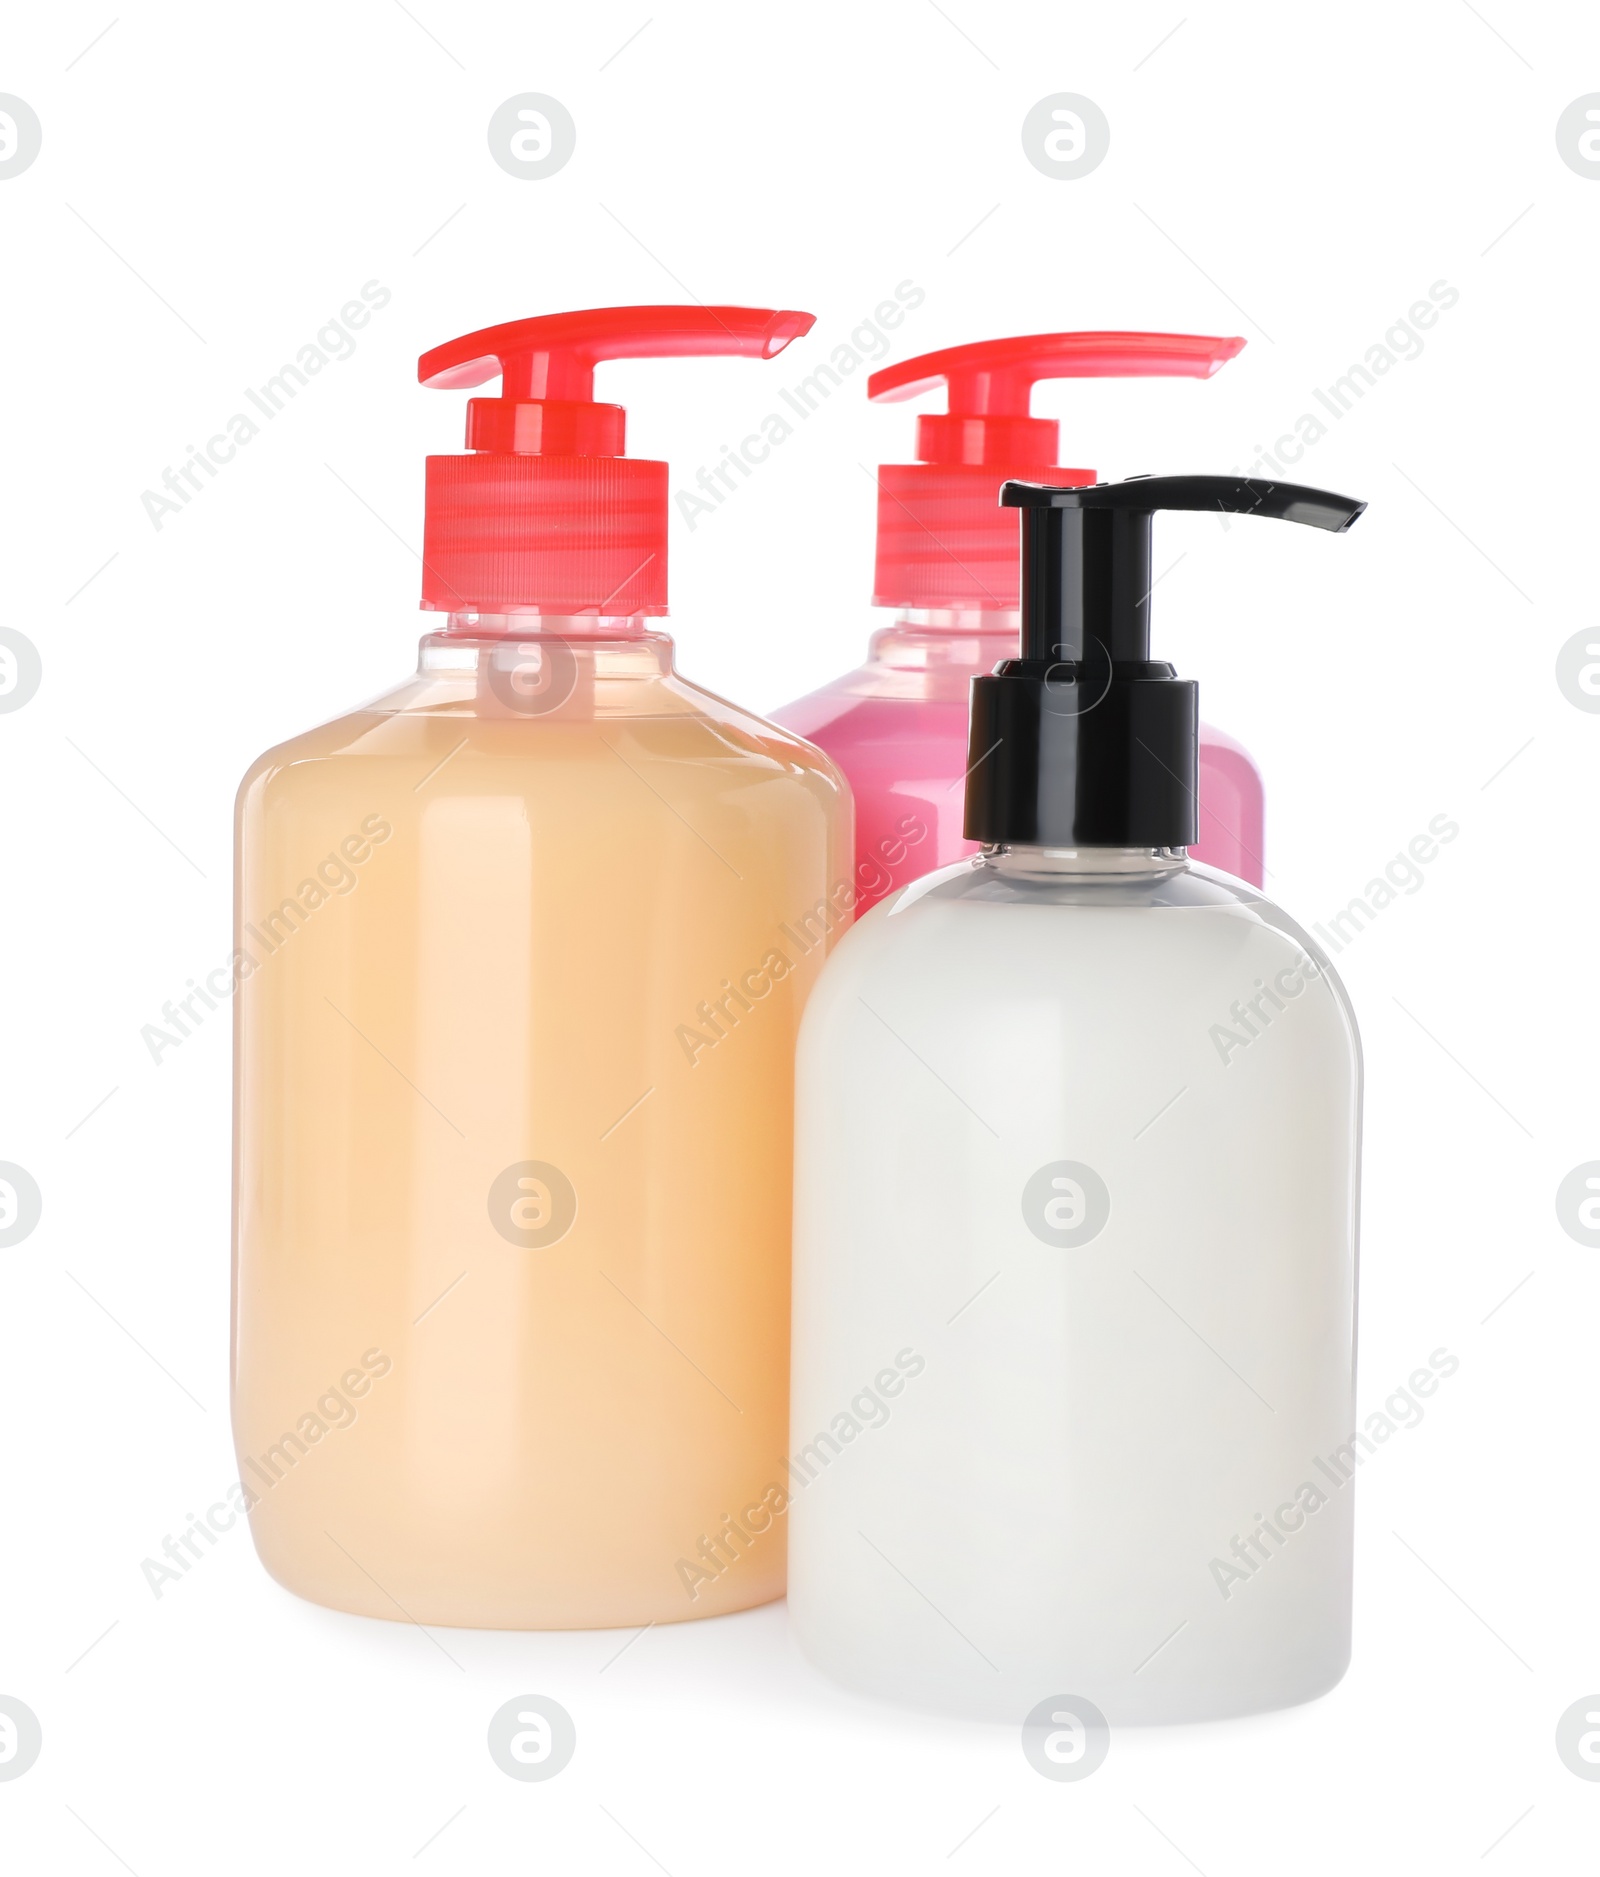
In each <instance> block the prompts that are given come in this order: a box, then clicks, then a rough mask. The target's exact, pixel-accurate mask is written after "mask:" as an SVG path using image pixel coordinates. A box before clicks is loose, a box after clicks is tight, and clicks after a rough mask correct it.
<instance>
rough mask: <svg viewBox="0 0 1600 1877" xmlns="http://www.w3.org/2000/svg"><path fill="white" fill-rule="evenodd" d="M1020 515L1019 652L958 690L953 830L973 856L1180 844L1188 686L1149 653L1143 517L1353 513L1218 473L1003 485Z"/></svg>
mask: <svg viewBox="0 0 1600 1877" xmlns="http://www.w3.org/2000/svg"><path fill="white" fill-rule="evenodd" d="M1000 501H1001V504H1002V506H1003V507H1007V508H1019V509H1021V510H1022V645H1021V657H1020V658H1014V659H1007V660H1006V661H1005V663H1004V664H1002V665H1000V666H999V667H998V669H997V670H996V671H995V673H994V675H993V676H992V677H987V678H975V679H974V680H973V683H972V722H971V732H970V742H969V746H968V762H969V768H968V775H967V801H966V824H965V831H966V836H967V839H968V840H969V841H980V842H982V843H983V844H984V845H985V846H988V845H992V844H995V843H999V842H1023V843H1027V844H1030V845H1037V846H1045V847H1189V846H1192V845H1193V843H1194V841H1195V839H1196V836H1197V812H1198V810H1197V797H1196V792H1195V791H1196V783H1197V779H1198V741H1199V689H1198V687H1197V686H1196V685H1195V684H1194V683H1193V682H1192V681H1184V680H1180V679H1179V678H1178V677H1177V675H1176V673H1175V672H1174V671H1173V669H1172V667H1171V666H1170V665H1165V664H1160V663H1156V662H1152V661H1151V658H1150V585H1151V579H1150V523H1151V518H1152V517H1153V516H1154V514H1155V512H1156V510H1157V509H1162V508H1168V509H1191V510H1194V509H1198V510H1212V511H1214V512H1216V513H1219V514H1229V515H1264V516H1268V517H1270V518H1271V519H1273V520H1276V521H1298V522H1303V523H1305V524H1306V525H1307V526H1309V527H1313V528H1325V529H1328V530H1330V531H1331V532H1333V533H1336V534H1340V533H1343V532H1344V530H1345V529H1346V528H1348V527H1349V526H1350V525H1351V523H1352V522H1353V521H1354V520H1355V519H1356V517H1357V516H1358V515H1359V514H1360V513H1361V512H1362V510H1363V509H1364V508H1365V507H1366V504H1365V503H1364V502H1352V501H1350V500H1348V499H1347V498H1346V497H1344V496H1342V495H1330V494H1328V493H1327V492H1326V491H1325V490H1322V489H1307V488H1302V487H1301V486H1299V485H1298V484H1296V483H1290V482H1275V483H1274V482H1252V481H1240V480H1239V479H1238V478H1236V477H1232V476H1138V477H1134V478H1132V479H1130V480H1129V481H1127V482H1104V483H1096V484H1095V485H1094V486H1093V487H1091V488H1086V489H1059V488H1053V487H1050V486H1047V485H1044V484H1040V483H1032V482H1008V483H1006V485H1005V486H1004V488H1002V489H1001V491H1000Z"/></svg>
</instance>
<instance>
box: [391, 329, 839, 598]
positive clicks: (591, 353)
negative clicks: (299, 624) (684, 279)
mask: <svg viewBox="0 0 1600 1877" xmlns="http://www.w3.org/2000/svg"><path fill="white" fill-rule="evenodd" d="M813 324H814V321H813V318H812V315H811V314H810V313H783V312H772V311H769V310H767V309H765V308H757V307H748V306H600V307H594V308H592V309H591V310H590V311H588V312H582V313H551V314H547V315H546V316H544V317H543V318H539V319H518V320H513V321H511V322H510V324H508V325H504V326H489V327H486V328H485V329H484V330H483V331H482V332H470V333H468V334H467V335H466V336H465V337H464V338H461V339H452V340H450V341H449V342H448V343H447V344H445V345H441V346H435V347H434V349H433V350H432V351H431V352H424V353H423V355H422V357H421V358H420V359H419V360H418V361H417V377H418V379H419V380H420V381H421V382H422V383H423V384H425V385H433V386H436V387H438V388H439V389H441V390H446V391H457V390H465V389H466V388H468V387H469V386H472V385H481V384H482V383H483V382H484V381H485V380H486V379H489V378H493V377H496V376H498V377H499V379H500V381H501V383H500V396H499V397H497V398H470V399H469V400H468V402H467V448H468V449H469V450H470V451H472V452H473V454H472V455H470V456H430V457H429V458H428V496H427V522H426V526H425V530H424V535H423V550H422V604H423V606H424V607H425V608H428V609H431V610H433V611H436V612H468V611H472V612H484V613H499V612H508V611H511V610H513V609H515V608H520V607H527V608H537V609H538V610H540V611H542V612H548V613H586V612H588V613H611V614H631V613H660V612H664V611H665V610H666V605H667V465H666V464H665V463H652V462H645V461H642V460H637V459H635V458H632V457H627V456H624V455H623V453H622V451H623V439H624V427H625V424H626V421H627V413H626V412H625V411H624V410H623V408H622V406H621V405H620V404H597V403H595V401H594V368H595V366H596V365H598V364H600V363H601V362H602V361H603V360H605V359H612V358H690V357H705V356H708V355H722V354H726V355H727V356H729V357H738V358H774V357H776V355H777V354H778V353H779V352H781V351H782V350H783V348H784V347H785V346H786V345H787V344H788V343H789V341H790V340H791V339H795V338H798V337H799V336H800V335H801V334H802V333H806V332H809V331H810V330H811V327H812V325H813Z"/></svg>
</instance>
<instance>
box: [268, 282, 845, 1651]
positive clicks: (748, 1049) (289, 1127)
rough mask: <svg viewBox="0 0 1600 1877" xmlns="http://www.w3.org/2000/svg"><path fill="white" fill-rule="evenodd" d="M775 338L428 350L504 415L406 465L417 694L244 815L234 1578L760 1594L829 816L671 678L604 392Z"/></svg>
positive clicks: (382, 700) (329, 729) (660, 515)
mask: <svg viewBox="0 0 1600 1877" xmlns="http://www.w3.org/2000/svg"><path fill="white" fill-rule="evenodd" d="M811 323H812V322H811V318H810V316H809V315H808V314H805V313H792V312H772V311H766V310H755V309H751V308H746V307H737V306H707V307H702V306H689V307H683V306H666V307H610V308H601V309H598V310H593V311H588V312H574V313H566V314H557V315H553V316H549V317H545V318H537V319H527V320H521V321H518V322H515V323H513V324H510V325H504V326H497V327H493V328H491V329H489V330H486V331H482V332H475V333H471V334H468V335H467V336H466V337H465V338H461V339H457V340H454V341H452V342H451V343H449V344H447V345H443V346H440V347H439V348H438V349H437V350H435V351H433V352H430V353H428V354H427V355H426V356H425V357H424V358H423V359H422V360H421V363H420V366H419V376H420V378H421V379H422V381H423V383H424V384H429V385H434V386H439V387H444V388H447V389H449V388H464V387H470V386H474V385H478V384H481V383H483V382H484V381H485V380H486V379H489V378H491V377H493V376H495V375H497V374H498V375H499V376H500V377H501V378H502V380H503V382H502V385H501V395H500V396H499V397H484V398H476V399H473V400H472V401H471V402H470V403H469V404H468V406H467V444H468V449H469V452H470V453H469V454H467V455H462V456H438V457H430V458H429V459H428V465H427V521H426V529H425V537H424V545H423V553H422V563H423V565H422V590H423V599H422V604H423V606H424V608H426V609H428V610H430V611H431V612H432V613H433V614H434V615H435V629H434V630H432V631H430V632H429V633H428V635H427V636H426V637H425V638H424V639H423V640H422V647H421V659H420V665H419V669H418V671H417V674H416V676H415V678H413V679H411V680H409V681H408V682H406V683H403V684H401V685H399V686H398V687H397V688H395V689H392V690H390V691H389V692H387V693H386V694H385V695H382V696H380V697H379V698H377V699H376V701H374V702H373V703H371V704H368V705H366V706H364V707H363V708H361V709H358V710H355V711H353V712H351V713H350V714H349V715H347V716H343V717H340V718H338V719H337V720H336V721H334V722H332V723H328V724H325V725H323V726H322V728H320V729H316V730H312V731H309V732H308V733H306V734H305V735H302V736H298V737H295V738H294V739H293V740H292V741H290V742H287V743H284V744H282V745H280V746H279V747H278V748H276V749H272V750H269V751H268V752H267V753H266V754H265V755H264V756H263V757H261V758H260V760H259V761H258V762H256V763H255V765H254V766H253V767H252V768H251V770H250V771H249V773H248V775H247V776H246V777H245V779H244V783H243V786H242V787H241V789H240V792H239V803H238V828H237V851H238V872H237V895H238V901H237V903H238V928H237V931H238V935H237V938H236V941H235V943H236V947H237V950H236V955H235V961H234V973H235V977H236V980H237V984H238V994H237V999H236V1004H235V1008H236V1012H237V1104H236V1130H237V1131H236V1214H235V1267H234V1268H235V1279H234V1390H233V1413H234V1430H235V1438H236V1443H237V1450H238V1456H239V1465H240V1480H241V1485H242V1495H243V1498H244V1500H245V1502H246V1503H247V1504H248V1507H249V1512H250V1523H251V1527H252V1530H253V1533H254V1536H255V1541H256V1545H257V1548H258V1550H259V1552H260V1554H261V1557H262V1560H263V1561H264V1563H265V1564H266V1566H267V1568H268V1569H269V1570H270V1571H271V1572H272V1573H273V1575H274V1576H276V1577H277V1578H278V1579H279V1580H280V1581H281V1582H282V1583H284V1584H286V1585H287V1586H289V1588H290V1589H292V1590H295V1591H298V1592H299V1593H300V1594H301V1595H302V1596H305V1597H309V1598H311V1599H313V1600H315V1601H317V1602H319V1603H324V1604H329V1605H332V1606H333V1607H335V1608H337V1609H342V1610H352V1611H356V1612H359V1613H361V1614H363V1615H368V1616H380V1617H389V1618H393V1619H395V1620H411V1621H415V1622H419V1623H428V1624H432V1623H440V1624H465V1625H473V1626H484V1627H494V1628H558V1627H577V1626H582V1627H588V1626H604V1625H619V1624H626V1625H640V1624H647V1623H657V1622H671V1621H675V1620H678V1619H680V1618H684V1617H696V1616H707V1615H713V1614H716V1613H718V1612H721V1611H726V1610H736V1609H740V1608H743V1607H745V1606H746V1605H750V1604H757V1603H762V1602H765V1601H768V1600H770V1599H772V1598H775V1597H778V1596H781V1595H782V1593H783V1587H784V1555H783V1536H782V1526H781V1524H778V1525H777V1526H776V1527H774V1514H773V1512H772V1510H771V1508H770V1505H767V1506H764V1505H763V1494H764V1492H765V1490H766V1488H767V1486H768V1483H769V1473H770V1467H771V1462H772V1456H773V1454H774V1453H776V1452H779V1451H781V1449H782V1445H783V1441H784V1434H785V1429H786V1426H787V1409H788V1327H789V1236H790V1218H791V1209H790V1187H791V1170H792V1152H793V1130H792V1120H791V1117H792V1103H793V1074H794V1043H795V1036H796V1032H797V1028H798V1023H799V1016H800V1010H801V1006H802V1004H803V1002H804V1000H805V997H806V995H807V993H808V991H809V990H810V987H811V984H812V981H813V979H814V977H815V975H816V973H817V971H818V968H819V966H820V962H821V960H822V957H823V955H824V953H825V951H826V949H827V947H828V945H829V943H830V942H831V938H832V935H833V933H834V932H835V931H836V930H837V929H838V928H839V927H840V926H841V925H842V924H844V923H846V922H847V920H848V909H847V907H846V906H845V905H843V904H842V903H840V902H838V901H836V900H831V899H830V893H831V892H832V891H833V890H834V889H836V888H837V887H838V886H839V884H840V883H841V882H847V881H848V872H849V852H850V824H849V801H848V793H847V791H846V790H845V788H844V785H843V783H842V782H841V779H840V777H839V775H838V773H837V771H836V770H835V769H834V768H833V766H832V764H831V763H830V762H829V761H828V759H827V758H826V757H825V756H822V755H820V754H819V753H818V752H817V751H816V750H814V749H812V748H811V747H810V746H809V745H808V744H806V743H803V742H801V741H800V740H799V739H798V738H797V737H795V736H793V735H791V734H790V733H788V732H787V731H783V730H778V729H775V728H774V727H773V726H772V725H771V724H770V723H766V722H764V721H763V720H762V719H760V718H759V717H756V716H754V715H752V714H751V713H749V712H746V711H742V710H740V709H738V708H736V707H735V706H734V705H731V704H728V703H725V702H723V701H722V700H721V699H720V698H717V697H714V696H712V695H711V694H710V693H709V692H707V691H705V690H702V689H701V688H700V687H699V686H697V685H695V684H692V683H690V682H689V681H688V680H687V679H685V678H683V677H680V676H679V675H678V673H677V671H676V669H675V667H674V662H673V645H672V640H671V639H670V638H669V637H668V636H667V634H666V633H665V632H664V631H663V630H662V629H661V619H662V615H664V614H665V612H666V609H667V473H668V472H667V465H666V464H665V463H662V462H645V461H639V460H635V459H632V458H629V457H627V456H625V455H624V454H623V444H624V435H623V428H624V413H623V411H622V409H621V408H620V407H619V406H617V405H615V404H606V403H598V402H596V401H595V398H594V372H595V368H596V367H597V366H599V365H602V364H604V363H605V362H606V361H609V360H612V359H632V358H640V359H643V358H674V357H689V356H697V355H712V354H725V355H728V356H738V357H746V358H757V359H760V358H771V357H772V356H774V354H776V353H778V352H779V351H781V350H782V349H783V347H784V346H785V345H786V344H788V342H789V341H790V340H791V339H793V338H795V337H796V336H798V335H799V334H802V333H804V332H805V331H807V330H808V328H809V327H810V325H811ZM746 1508H751V1509H750V1510H749V1511H746ZM730 1516H731V1518H732V1520H733V1527H732V1528H730V1527H729V1525H728V1524H727V1523H726V1521H727V1520H728V1518H729V1517H730Z"/></svg>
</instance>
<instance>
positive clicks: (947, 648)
mask: <svg viewBox="0 0 1600 1877" xmlns="http://www.w3.org/2000/svg"><path fill="white" fill-rule="evenodd" d="M1243 347H1244V340H1243V339H1237V338H1232V339H1227V338H1210V337H1206V336H1204V335H1202V334H1197V333H1181V332H1179V333H1174V332H1045V333H1035V334H1032V335H1029V336H1026V337H1020V338H1012V339H989V340H984V341H982V342H980V343H979V344H976V345H958V346H952V347H950V348H949V349H947V350H945V351H940V352H929V353H926V354H924V355H923V356H922V357H920V358H912V359H906V360H905V361H904V362H903V363H901V364H898V365H890V366H887V367H885V369H884V370H882V371H880V372H875V373H874V374H873V376H872V377H871V378H870V379H868V381H867V395H868V396H869V397H871V398H874V399H876V400H877V401H878V402H880V403H884V404H892V403H897V402H899V401H901V400H902V399H906V398H914V397H920V396H922V395H924V394H925V393H927V392H930V391H936V390H939V389H944V390H945V391H946V396H947V403H948V409H947V410H945V411H940V412H927V413H924V414H923V415H922V416H920V417H919V418H918V419H917V455H918V458H919V459H920V460H919V461H917V462H915V463H884V464H881V465H880V466H879V469H878V477H877V480H878V542H877V568H876V574H875V578H874V590H873V604H874V605H875V606H881V607H885V608H892V609H894V616H893V620H892V623H890V624H888V625H885V626H883V627H881V628H880V629H879V630H878V631H877V632H875V633H874V634H873V637H872V644H871V649H870V652H869V654H868V657H867V662H866V663H865V664H864V665H862V666H861V667H860V668H859V669H858V670H855V671H852V672H849V673H848V674H846V675H845V676H844V677H841V678H837V679H835V680H834V681H833V682H832V683H830V684H827V685H824V686H823V688H822V689H821V690H820V691H815V692H813V693H812V694H811V695H810V696H808V697H803V698H801V699H800V700H799V701H798V702H796V703H793V704H788V705H785V706H784V708H783V709H782V710H779V711H776V712H774V713H773V714H774V718H775V720H776V721H777V722H779V723H781V724H785V725H787V726H788V728H789V729H791V730H797V731H798V732H799V733H800V735H801V736H803V737H807V738H809V740H810V741H811V742H813V743H815V744H817V745H818V747H819V748H821V749H825V750H826V751H827V752H828V754H829V755H830V756H831V757H832V758H833V759H834V761H835V762H836V763H837V764H838V765H839V767H840V768H841V769H842V770H843V771H844V773H845V775H846V776H847V777H848V779H849V782H850V787H851V789H852V791H853V792H854V795H855V803H856V881H855V884H856V890H857V893H858V894H859V899H858V901H857V907H858V910H859V911H865V910H866V909H867V908H868V907H870V906H873V905H875V904H876V903H877V901H878V900H880V899H881V898H882V897H883V896H884V894H885V893H887V892H889V891H891V890H892V888H893V887H895V886H904V885H906V884H908V883H909V882H910V881H912V880H914V879H916V878H917V877H918V876H919V875H921V874H924V873H927V872H929V871H931V870H932V869H933V868H935V867H943V866H946V865H947V864H948V863H949V862H950V861H952V860H959V859H960V858H961V857H962V856H963V855H965V854H970V853H972V852H973V851H974V850H973V845H972V843H971V842H970V841H968V840H966V839H965V838H964V837H963V835H962V832H961V811H962V794H961V788H962V778H963V776H964V774H965V772H966V767H967V687H968V685H969V683H970V682H971V680H972V679H973V678H975V677H978V676H979V675H981V674H984V673H987V672H990V671H992V670H993V669H994V667H995V666H996V665H997V664H998V663H999V662H1000V660H1001V659H1003V658H1008V657H1010V656H1011V655H1012V653H1013V652H1014V651H1015V650H1016V645H1017V527H1016V522H1015V521H1014V520H1013V518H1012V517H1011V516H1010V515H1008V514H1006V513H1005V512H1004V511H1003V510H1002V509H1001V508H1000V507H999V506H998V503H997V498H998V496H999V492H1000V486H1001V484H1002V483H1003V482H1005V481H1006V480H1007V478H1008V477H1013V476H1015V477H1025V478H1027V479H1028V480H1031V481H1034V482H1046V483H1050V484H1053V485H1056V486H1058V487H1062V488H1074V487H1079V486H1081V485H1083V484H1085V483H1091V482H1093V481H1094V479H1095V475H1094V471H1093V470H1092V469H1067V468H1062V467H1058V466H1057V458H1058V456H1059V453H1060V451H1059V429H1060V426H1059V425H1058V423H1057V422H1056V420H1055V419H1054V418H1051V417H1033V416H1030V415H1029V401H1030V398H1031V395H1032V390H1033V386H1034V385H1035V384H1036V383H1038V382H1039V381H1040V380H1041V379H1047V378H1176V377H1186V378H1210V377H1212V376H1213V375H1214V374H1215V373H1216V372H1218V371H1220V370H1221V368H1222V367H1223V365H1225V364H1226V363H1227V361H1228V360H1229V359H1231V358H1234V357H1236V356H1237V355H1238V353H1239V352H1240V351H1241V350H1242V349H1243ZM1197 835H1198V838H1197V841H1196V844H1195V854H1196V856H1197V857H1198V858H1199V859H1200V860H1203V861H1205V862H1207V863H1208V864H1209V865H1211V866H1214V867H1221V868H1222V869H1223V871H1224V872H1225V873H1232V874H1237V875H1238V876H1239V878H1240V879H1243V880H1249V881H1250V882H1251V883H1252V884H1253V885H1256V886H1259V885H1260V884H1261V880H1262V859H1261V856H1262V852H1263V846H1262V790H1261V777H1260V775H1259V774H1258V773H1257V771H1256V767H1255V764H1254V763H1253V762H1252V761H1251V760H1250V758H1249V756H1248V755H1247V754H1246V753H1245V751H1244V750H1243V749H1242V748H1241V747H1240V746H1239V745H1238V744H1237V743H1235V742H1234V741H1233V740H1232V739H1231V738H1229V737H1227V736H1224V735H1223V734H1222V732H1221V731H1219V730H1213V729H1211V728H1209V727H1208V726H1207V725H1205V724H1202V725H1201V726H1200V816H1199V823H1198V830H1197Z"/></svg>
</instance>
